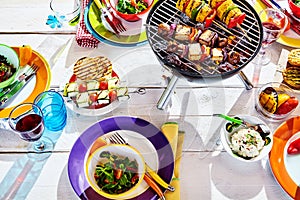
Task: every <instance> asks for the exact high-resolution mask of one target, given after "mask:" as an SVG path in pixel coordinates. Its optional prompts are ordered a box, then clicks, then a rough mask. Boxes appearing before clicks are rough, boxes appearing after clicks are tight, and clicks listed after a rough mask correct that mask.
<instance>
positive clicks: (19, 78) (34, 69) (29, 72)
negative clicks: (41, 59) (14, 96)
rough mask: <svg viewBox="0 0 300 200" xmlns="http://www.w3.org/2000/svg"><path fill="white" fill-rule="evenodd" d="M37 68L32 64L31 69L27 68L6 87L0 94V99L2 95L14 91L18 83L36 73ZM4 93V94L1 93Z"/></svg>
mask: <svg viewBox="0 0 300 200" xmlns="http://www.w3.org/2000/svg"><path fill="white" fill-rule="evenodd" d="M38 69H39V67H38V66H37V65H35V64H32V66H31V67H29V68H28V69H27V70H26V71H24V72H23V73H22V74H21V75H20V76H19V77H18V78H17V80H16V81H14V82H13V83H12V84H11V85H9V86H7V87H6V88H5V89H3V91H2V92H1V94H0V98H1V97H3V96H4V95H7V94H8V93H9V92H10V91H12V90H14V89H15V88H16V87H17V85H18V83H20V82H22V81H23V80H25V79H26V78H27V77H28V76H30V75H31V74H33V73H36V72H37V71H38ZM3 92H4V93H3Z"/></svg>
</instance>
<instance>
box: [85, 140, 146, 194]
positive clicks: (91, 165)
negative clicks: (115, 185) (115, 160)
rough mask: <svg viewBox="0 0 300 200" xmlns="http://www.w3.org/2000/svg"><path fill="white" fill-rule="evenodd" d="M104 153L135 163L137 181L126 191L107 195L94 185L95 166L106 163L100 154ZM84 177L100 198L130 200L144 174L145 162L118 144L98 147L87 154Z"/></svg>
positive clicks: (131, 150) (133, 150) (138, 155)
mask: <svg viewBox="0 0 300 200" xmlns="http://www.w3.org/2000/svg"><path fill="white" fill-rule="evenodd" d="M104 151H108V152H110V154H112V155H116V156H118V157H119V158H126V157H128V159H129V160H130V161H134V160H135V161H136V162H137V166H138V169H137V174H138V176H139V181H138V182H137V183H136V184H135V185H134V186H133V187H132V188H131V189H129V190H128V191H126V192H123V193H120V194H109V193H106V192H104V191H103V190H102V189H101V188H100V187H99V186H98V184H97V183H96V179H95V178H94V173H95V170H96V165H97V164H99V163H102V164H104V163H107V162H108V159H107V158H101V157H100V154H101V153H102V152H104ZM84 167H85V170H84V171H85V175H86V178H87V181H88V183H89V185H90V186H91V187H92V188H93V189H94V190H95V191H96V192H97V193H98V194H99V195H101V196H104V197H106V198H109V199H127V198H131V197H132V195H133V193H134V191H135V190H136V189H137V187H138V186H139V185H140V184H141V182H142V181H143V178H144V174H145V161H144V158H143V157H142V155H141V154H140V153H139V152H138V151H137V150H136V149H135V148H133V147H130V146H128V145H120V144H110V145H105V146H102V147H99V148H98V149H96V150H95V151H94V152H93V153H91V154H89V155H88V157H87V158H86V161H85V165H84Z"/></svg>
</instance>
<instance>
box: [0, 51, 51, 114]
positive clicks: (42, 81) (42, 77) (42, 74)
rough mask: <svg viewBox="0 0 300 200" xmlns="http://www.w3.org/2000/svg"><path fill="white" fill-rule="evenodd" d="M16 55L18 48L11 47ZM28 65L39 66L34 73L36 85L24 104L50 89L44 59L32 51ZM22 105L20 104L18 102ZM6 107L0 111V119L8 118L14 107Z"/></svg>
mask: <svg viewBox="0 0 300 200" xmlns="http://www.w3.org/2000/svg"><path fill="white" fill-rule="evenodd" d="M12 48H13V49H14V50H15V51H16V52H17V54H18V55H19V47H12ZM29 63H34V64H36V65H37V66H39V70H38V71H37V73H36V84H35V87H34V89H33V91H32V93H31V94H30V95H29V96H28V98H27V99H25V100H24V102H33V101H34V98H35V97H36V96H37V95H38V94H39V93H41V92H43V91H45V90H48V89H49V87H50V81H51V72H50V66H49V64H48V62H47V61H46V59H45V58H44V57H43V56H42V55H41V54H39V53H38V52H36V51H34V50H33V51H32V57H31V59H30V61H29ZM20 103H22V102H20ZM15 106H16V105H14V106H11V107H6V108H4V109H0V118H6V117H8V115H9V113H10V111H11V110H12V109H13V108H14V107H15Z"/></svg>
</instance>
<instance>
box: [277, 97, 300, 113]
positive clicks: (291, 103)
mask: <svg viewBox="0 0 300 200" xmlns="http://www.w3.org/2000/svg"><path fill="white" fill-rule="evenodd" d="M297 106H298V99H296V98H295V97H291V98H289V99H288V100H287V101H285V102H284V103H282V104H281V105H280V106H279V107H278V108H277V110H276V114H279V115H283V114H286V113H289V112H290V111H291V110H293V109H295V108H296V107H297Z"/></svg>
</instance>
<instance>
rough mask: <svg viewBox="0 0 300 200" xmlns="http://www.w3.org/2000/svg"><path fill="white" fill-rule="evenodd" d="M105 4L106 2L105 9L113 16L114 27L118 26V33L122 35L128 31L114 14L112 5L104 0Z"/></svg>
mask: <svg viewBox="0 0 300 200" xmlns="http://www.w3.org/2000/svg"><path fill="white" fill-rule="evenodd" d="M104 2H105V7H106V8H107V11H108V12H109V13H110V14H111V16H112V21H113V23H114V25H115V26H116V28H117V29H118V31H119V32H120V33H121V32H124V31H126V28H125V27H124V26H123V24H122V22H121V20H120V19H119V18H118V17H116V16H115V13H114V11H113V9H112V7H111V5H110V4H109V3H107V0H104Z"/></svg>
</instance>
